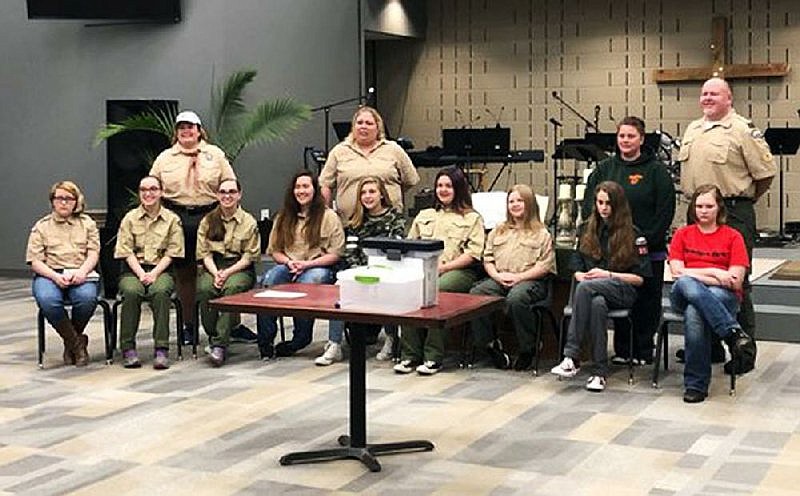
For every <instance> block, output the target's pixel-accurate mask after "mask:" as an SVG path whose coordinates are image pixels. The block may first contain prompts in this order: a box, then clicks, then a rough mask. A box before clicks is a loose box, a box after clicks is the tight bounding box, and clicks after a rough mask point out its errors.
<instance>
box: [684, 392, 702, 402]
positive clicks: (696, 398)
mask: <svg viewBox="0 0 800 496" xmlns="http://www.w3.org/2000/svg"><path fill="white" fill-rule="evenodd" d="M706 396H707V395H706V393H704V392H702V391H698V390H696V389H687V390H686V391H684V393H683V402H684V403H701V402H703V401H705V399H706Z"/></svg>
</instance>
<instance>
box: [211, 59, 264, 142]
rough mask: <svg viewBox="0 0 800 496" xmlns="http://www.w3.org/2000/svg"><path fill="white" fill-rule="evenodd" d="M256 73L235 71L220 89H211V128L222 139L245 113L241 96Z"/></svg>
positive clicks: (246, 70)
mask: <svg viewBox="0 0 800 496" xmlns="http://www.w3.org/2000/svg"><path fill="white" fill-rule="evenodd" d="M256 74H258V72H257V71H256V70H254V69H244V70H240V71H235V72H234V73H233V74H231V75H230V76H228V79H227V80H226V81H225V84H223V85H222V86H221V87H215V88H212V89H211V128H212V129H213V130H215V131H216V134H217V137H218V138H219V137H222V136H224V135H225V134H226V131H227V130H228V129H229V128H230V127H236V121H237V120H238V119H239V118H240V117H241V116H242V115H243V114H245V112H246V111H247V109H246V108H245V105H244V99H243V98H242V95H243V93H244V90H245V88H246V87H247V85H248V84H250V83H252V82H253V80H254V79H255V77H256Z"/></svg>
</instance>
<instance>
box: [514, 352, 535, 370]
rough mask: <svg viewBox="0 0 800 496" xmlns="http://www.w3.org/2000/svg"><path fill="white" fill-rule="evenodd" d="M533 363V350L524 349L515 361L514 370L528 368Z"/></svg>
mask: <svg viewBox="0 0 800 496" xmlns="http://www.w3.org/2000/svg"><path fill="white" fill-rule="evenodd" d="M532 365H533V352H530V351H523V352H522V353H520V354H519V356H518V357H517V359H516V360H515V361H514V370H516V371H523V370H528V369H529V368H531V366H532Z"/></svg>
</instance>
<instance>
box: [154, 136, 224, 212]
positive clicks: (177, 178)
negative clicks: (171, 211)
mask: <svg viewBox="0 0 800 496" xmlns="http://www.w3.org/2000/svg"><path fill="white" fill-rule="evenodd" d="M197 149H198V151H199V154H198V155H197V187H196V188H195V184H194V181H191V180H190V179H189V176H188V175H189V166H190V164H191V162H192V157H190V156H188V155H184V154H182V153H181V147H180V145H178V144H177V143H175V144H174V145H172V147H170V148H167V149H166V150H164V151H163V152H161V153H160V154H159V155H158V157H157V158H156V160H155V162H153V168H152V169H150V175H152V176H156V177H157V178H159V179H161V184H162V185H163V187H164V198H166V199H167V200H171V201H173V202H175V203H177V204H178V205H184V206H188V205H209V204H211V203H214V202H215V201H217V189H218V188H219V184H220V183H221V182H222V181H223V180H225V179H236V174H234V173H233V168H232V167H231V164H229V163H228V159H227V158H225V153H224V152H223V151H222V150H221V149H220V148H218V147H216V146H214V145H211V144H208V143H206V142H205V141H201V142H200V144H199V145H198V147H197Z"/></svg>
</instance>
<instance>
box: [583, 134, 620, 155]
mask: <svg viewBox="0 0 800 496" xmlns="http://www.w3.org/2000/svg"><path fill="white" fill-rule="evenodd" d="M583 139H584V140H586V142H587V143H591V144H593V145H596V146H597V147H598V148H600V149H601V150H604V151H606V152H608V153H614V152H615V151H616V150H617V133H586V134H585V135H584V136H583Z"/></svg>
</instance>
